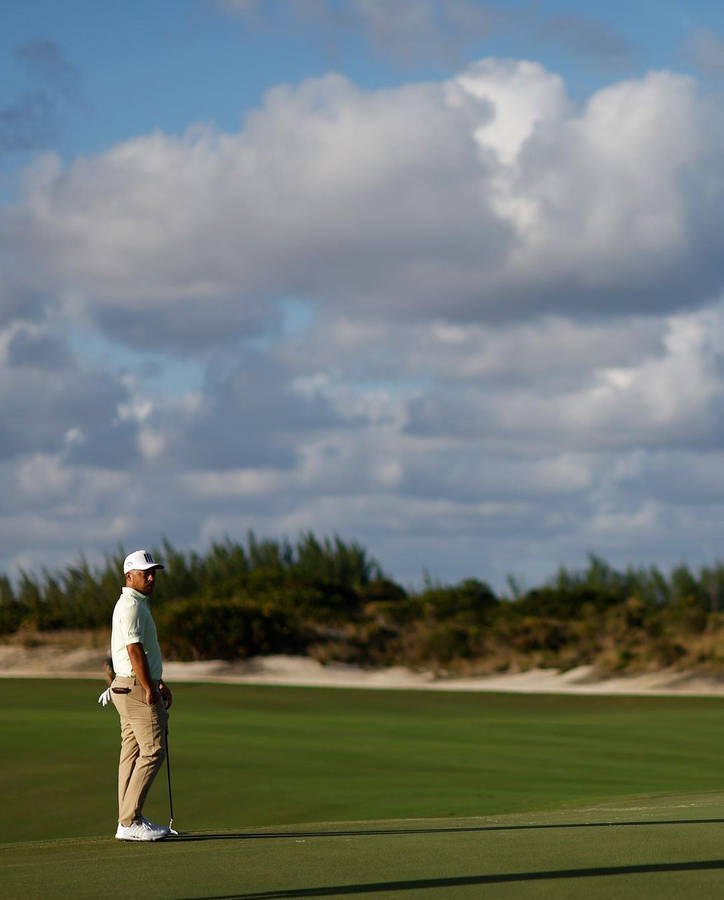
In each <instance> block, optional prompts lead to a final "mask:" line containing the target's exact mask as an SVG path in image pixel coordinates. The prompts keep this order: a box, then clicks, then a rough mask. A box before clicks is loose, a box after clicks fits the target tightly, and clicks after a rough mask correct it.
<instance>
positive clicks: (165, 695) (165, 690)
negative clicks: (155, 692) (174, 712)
mask: <svg viewBox="0 0 724 900" xmlns="http://www.w3.org/2000/svg"><path fill="white" fill-rule="evenodd" d="M158 689H159V691H160V692H161V698H162V699H163V704H164V706H165V707H166V709H171V704H172V703H173V694H172V693H171V689H170V688H169V686H168V685H167V684H165V683H164V682H163V681H160V682H159V684H158Z"/></svg>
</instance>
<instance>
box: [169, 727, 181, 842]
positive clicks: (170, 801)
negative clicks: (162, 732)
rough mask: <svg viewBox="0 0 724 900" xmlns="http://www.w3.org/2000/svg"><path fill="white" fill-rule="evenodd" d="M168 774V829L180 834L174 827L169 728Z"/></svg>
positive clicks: (172, 832)
mask: <svg viewBox="0 0 724 900" xmlns="http://www.w3.org/2000/svg"><path fill="white" fill-rule="evenodd" d="M166 774H167V775H168V810H169V815H170V817H171V818H170V821H169V823H168V830H169V832H170V833H171V834H178V831H176V830H175V829H174V828H173V795H172V793H171V756H170V754H169V752H168V728H167V729H166Z"/></svg>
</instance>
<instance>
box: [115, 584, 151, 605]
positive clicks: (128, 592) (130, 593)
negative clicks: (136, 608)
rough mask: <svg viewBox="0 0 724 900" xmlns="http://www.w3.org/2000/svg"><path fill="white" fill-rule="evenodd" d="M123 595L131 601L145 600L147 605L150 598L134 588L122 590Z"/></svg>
mask: <svg viewBox="0 0 724 900" xmlns="http://www.w3.org/2000/svg"><path fill="white" fill-rule="evenodd" d="M121 594H123V596H124V597H129V598H130V599H131V600H145V601H146V603H148V597H147V596H146V595H145V594H142V593H141V592H140V591H137V590H135V589H134V588H130V587H124V588H121Z"/></svg>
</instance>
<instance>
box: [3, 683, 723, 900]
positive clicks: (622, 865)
mask: <svg viewBox="0 0 724 900" xmlns="http://www.w3.org/2000/svg"><path fill="white" fill-rule="evenodd" d="M96 693H97V691H96V689H95V687H94V686H93V684H92V683H88V682H87V681H50V680H48V681H41V680H37V681H35V680H33V681H22V680H7V681H4V682H3V691H2V694H0V760H1V764H0V794H1V795H2V797H3V799H4V801H5V804H6V806H7V808H8V810H10V811H11V813H10V814H9V815H7V816H5V817H4V818H3V820H2V822H1V823H0V881H1V883H2V885H3V888H2V895H3V897H7V898H8V900H15V898H17V900H20V898H22V900H30V898H41V897H43V898H45V897H54V898H71V897H72V898H73V900H78V898H95V897H98V896H102V897H104V898H106V900H111V898H121V897H127V896H128V893H129V885H128V880H127V879H128V877H129V872H137V871H141V872H142V873H143V879H144V883H145V884H146V885H147V886H151V887H149V890H151V892H152V894H153V896H154V897H158V898H176V900H178V898H184V897H186V898H192V897H195V898H213V897H216V898H222V897H224V898H229V900H230V898H247V900H271V898H281V897H316V896H356V895H360V896H371V897H389V898H393V897H396V898H400V897H405V896H413V895H415V892H416V891H423V890H424V895H425V896H426V897H431V898H451V897H453V898H457V897H471V898H472V897H479V896H481V893H482V892H484V894H485V896H486V897H496V898H516V900H517V898H527V897H535V898H540V897H551V898H553V897H555V898H558V900H561V898H563V900H566V898H578V897H582V896H585V897H592V898H606V900H608V898H610V897H612V896H615V897H623V898H629V897H630V898H634V897H635V898H637V900H640V898H644V900H648V898H654V897H655V898H656V900H662V898H678V897H695V896H697V897H699V896H700V897H711V896H718V893H719V892H720V889H721V877H722V869H724V860H722V855H721V831H720V829H721V824H722V823H723V822H724V775H722V774H721V767H720V766H719V765H718V761H719V756H720V751H721V746H722V741H723V740H724V715H723V713H724V706H723V705H722V701H720V700H716V699H706V698H695V699H692V698H638V697H599V698H590V697H589V698H585V697H565V696H561V697H556V696H536V697H530V696H524V695H517V696H516V695H508V696H502V695H495V694H464V693H450V694H440V693H437V692H429V693H428V692H422V691H420V692H414V691H411V692H403V691H399V692H398V691H366V690H327V689H321V690H320V689H298V688H276V687H248V686H233V685H198V684H195V685H185V684H182V685H178V686H177V689H176V703H175V704H174V709H173V717H172V720H171V724H172V731H171V756H172V772H173V785H174V806H175V812H176V825H177V827H178V828H179V830H180V831H181V832H182V833H181V836H180V838H179V839H174V840H172V841H168V842H165V843H163V844H160V845H152V846H148V845H134V844H131V845H129V844H122V843H119V842H117V841H114V840H113V838H112V834H113V831H114V829H115V821H114V812H115V760H116V754H117V749H118V733H117V729H118V722H117V716H116V715H115V713H114V712H113V711H109V710H107V709H106V710H102V709H101V708H99V707H98V706H97V704H96V702H95V699H96ZM146 812H147V814H148V815H149V816H150V817H151V818H152V819H154V820H156V821H161V822H164V821H168V820H167V816H168V805H167V792H166V783H165V772H162V773H161V775H160V776H159V780H158V782H157V783H156V784H155V785H154V787H153V788H152V791H151V794H150V797H149V802H148V804H147V809H146Z"/></svg>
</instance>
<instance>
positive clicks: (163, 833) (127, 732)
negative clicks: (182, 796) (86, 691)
mask: <svg viewBox="0 0 724 900" xmlns="http://www.w3.org/2000/svg"><path fill="white" fill-rule="evenodd" d="M158 569H163V566H162V565H161V564H160V563H157V562H156V561H155V560H154V558H153V556H152V555H151V554H150V553H149V552H148V551H147V550H135V551H134V552H133V553H130V554H129V555H128V556H127V557H126V559H125V560H124V563H123V574H124V578H125V587H124V588H123V589H122V590H121V596H120V597H119V598H118V602H117V603H116V606H115V609H114V610H113V628H112V631H111V656H112V659H113V669H114V671H115V673H116V674H115V678H114V679H113V682H112V684H111V698H112V700H113V705H114V706H115V707H116V709H117V710H118V715H119V716H120V719H121V755H120V760H119V764H118V830H117V831H116V838H118V840H120V841H159V840H162V839H163V838H165V837H167V836H168V834H169V829H168V828H165V827H164V826H162V825H154V824H153V823H152V822H149V821H148V819H146V818H144V816H143V804H144V801H145V799H146V795H147V794H148V790H149V788H150V787H151V784H152V783H153V779H154V778H155V777H156V773H157V772H158V770H159V769H160V768H161V766H162V765H163V760H164V757H165V755H166V753H165V737H166V727H167V723H168V709H169V707H170V706H171V702H172V697H171V691H170V690H169V689H168V687H167V686H166V685H165V684H164V683H163V680H162V676H163V664H162V661H161V648H160V647H159V645H158V637H157V635H156V625H155V623H154V621H153V616H152V615H151V610H150V608H149V597H150V596H151V594H152V593H153V588H154V585H155V583H156V571H157V570H158Z"/></svg>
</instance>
